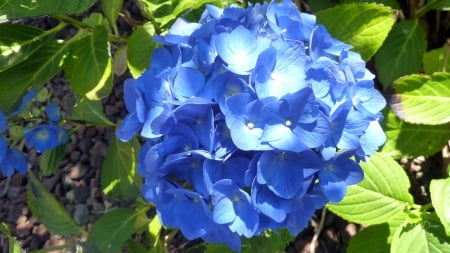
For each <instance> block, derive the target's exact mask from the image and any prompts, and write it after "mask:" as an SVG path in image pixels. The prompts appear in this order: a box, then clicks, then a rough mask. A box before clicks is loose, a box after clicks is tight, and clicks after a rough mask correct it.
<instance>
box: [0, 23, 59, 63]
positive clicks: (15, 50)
mask: <svg viewBox="0 0 450 253" xmlns="http://www.w3.org/2000/svg"><path fill="white" fill-rule="evenodd" d="M53 34H54V31H45V32H44V31H42V30H40V29H37V28H35V27H32V26H26V25H21V24H11V23H4V24H0V38H1V40H0V71H4V70H5V69H7V68H10V67H13V66H14V65H16V64H18V63H20V62H22V61H24V60H26V59H27V58H28V57H30V55H32V54H33V53H34V52H36V51H37V50H38V49H39V48H40V47H42V46H43V45H44V44H45V43H46V42H47V40H48V39H50V37H51V36H52V35H53Z"/></svg>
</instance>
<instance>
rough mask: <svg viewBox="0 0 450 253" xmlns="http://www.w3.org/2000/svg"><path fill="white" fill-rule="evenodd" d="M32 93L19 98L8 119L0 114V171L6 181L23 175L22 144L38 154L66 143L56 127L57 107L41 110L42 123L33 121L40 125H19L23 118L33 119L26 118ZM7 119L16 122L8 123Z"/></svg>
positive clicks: (61, 132) (34, 90)
mask: <svg viewBox="0 0 450 253" xmlns="http://www.w3.org/2000/svg"><path fill="white" fill-rule="evenodd" d="M36 93H37V92H36V89H34V88H32V89H30V90H29V91H28V92H27V93H26V94H25V95H24V96H23V98H22V101H21V103H20V105H19V107H18V108H17V109H16V110H15V111H13V112H12V113H11V114H10V115H9V116H7V115H6V114H5V113H4V112H3V111H2V110H0V171H1V173H2V174H3V176H6V177H9V176H11V175H12V174H13V173H14V171H18V172H20V173H26V172H27V169H28V162H27V158H26V156H25V155H24V153H23V152H22V147H23V145H22V140H24V143H25V145H26V146H27V147H28V148H34V149H35V150H36V152H38V153H42V152H45V151H47V150H50V149H53V148H55V147H57V146H59V145H61V144H63V143H66V142H67V141H68V135H67V132H66V130H65V129H64V128H63V127H62V126H60V125H59V123H60V121H61V112H60V107H59V106H58V105H57V104H54V103H48V104H47V105H46V106H45V109H44V111H45V116H44V115H42V116H43V118H44V119H42V118H37V117H36V118H34V120H35V121H37V120H38V121H39V122H40V124H33V123H31V126H28V125H25V126H24V125H22V123H23V122H22V121H23V118H24V117H25V118H27V119H28V118H30V117H31V118H33V117H32V116H29V115H28V114H32V113H29V112H28V111H27V109H28V107H29V104H30V103H31V101H32V100H33V99H34V97H35V96H36ZM23 114H25V115H23ZM8 118H12V119H13V121H17V122H9V120H8ZM28 120H30V119H28ZM31 121H32V120H31ZM17 129H19V130H17ZM11 144H12V145H11Z"/></svg>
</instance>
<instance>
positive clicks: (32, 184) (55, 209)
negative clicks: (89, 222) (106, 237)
mask: <svg viewBox="0 0 450 253" xmlns="http://www.w3.org/2000/svg"><path fill="white" fill-rule="evenodd" d="M28 175H29V179H30V181H29V183H28V206H29V207H30V209H31V212H32V213H33V215H34V216H35V217H36V218H37V219H38V220H39V222H41V223H42V224H44V226H45V227H46V228H47V229H48V230H50V231H52V232H53V233H56V234H59V235H73V234H80V233H82V232H83V229H82V228H80V227H79V226H77V224H75V222H74V221H73V220H72V218H71V217H70V216H69V214H68V213H67V211H66V210H65V209H64V207H63V206H62V205H61V203H60V202H58V200H57V199H56V198H55V197H54V196H53V195H52V194H51V193H50V192H49V191H48V190H47V189H46V188H45V186H44V185H43V184H42V183H41V182H40V181H39V179H37V178H36V176H35V175H34V174H33V173H32V172H31V171H29V172H28Z"/></svg>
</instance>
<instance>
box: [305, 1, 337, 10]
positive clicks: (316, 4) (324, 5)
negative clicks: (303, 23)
mask: <svg viewBox="0 0 450 253" xmlns="http://www.w3.org/2000/svg"><path fill="white" fill-rule="evenodd" d="M308 3H309V8H310V9H311V11H312V12H313V13H316V12H318V11H320V10H324V9H328V8H331V7H333V6H335V5H336V4H335V3H334V2H332V1H331V0H315V1H310V2H308Z"/></svg>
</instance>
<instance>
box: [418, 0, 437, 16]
mask: <svg viewBox="0 0 450 253" xmlns="http://www.w3.org/2000/svg"><path fill="white" fill-rule="evenodd" d="M440 1H441V0H431V1H429V2H428V3H427V4H426V5H425V6H423V7H422V8H420V9H419V10H418V11H416V13H414V17H415V18H420V17H421V16H422V15H424V14H425V13H427V12H428V11H429V10H431V8H433V7H434V6H435V5H436V4H437V3H439V2H440Z"/></svg>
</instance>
